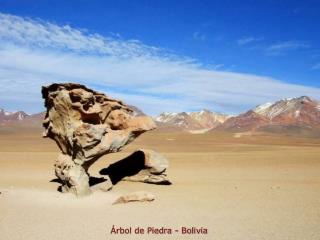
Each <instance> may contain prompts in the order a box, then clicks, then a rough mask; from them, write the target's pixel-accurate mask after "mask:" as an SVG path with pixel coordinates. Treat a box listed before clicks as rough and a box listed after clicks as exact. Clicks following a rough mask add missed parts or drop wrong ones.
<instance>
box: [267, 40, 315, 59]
mask: <svg viewBox="0 0 320 240" xmlns="http://www.w3.org/2000/svg"><path fill="white" fill-rule="evenodd" d="M309 47H310V46H309V44H307V43H305V42H301V41H285V42H279V43H276V44H273V45H271V46H269V47H267V49H266V54H267V55H270V56H279V55H285V54H286V53H287V52H288V51H294V50H300V49H306V48H309Z"/></svg>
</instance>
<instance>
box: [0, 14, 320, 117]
mask: <svg viewBox="0 0 320 240" xmlns="http://www.w3.org/2000/svg"><path fill="white" fill-rule="evenodd" d="M0 26H1V27H0V103H1V104H0V105H1V106H2V107H7V108H16V109H25V110H27V111H31V112H36V111H40V110H42V99H41V96H40V87H41V85H44V84H49V83H52V82H70V81H72V82H79V83H83V84H87V85H88V86H89V87H93V88H95V89H97V90H100V91H104V92H106V94H108V95H110V96H113V97H119V98H121V99H123V100H125V101H126V102H128V103H130V104H133V105H136V106H138V107H140V108H142V110H144V111H146V112H147V113H149V114H157V113H159V112H162V111H188V110H190V109H200V108H209V109H212V110H216V111H221V112H229V113H235V112H239V111H244V110H246V109H247V108H249V107H252V106H255V105H257V104H260V103H263V102H266V101H272V100H276V99H278V98H282V97H291V96H299V95H310V96H314V97H316V96H319V94H320V89H318V88H313V87H306V86H301V85H294V84H289V83H285V82H282V81H279V80H276V79H272V78H269V77H264V76H256V75H250V74H243V73H234V72H226V71H221V70H220V71H219V70H217V69H213V70H208V69H207V68H205V67H203V66H202V65H201V64H200V63H199V62H197V61H195V60H193V59H190V58H186V57H181V56H176V55H172V54H170V53H168V52H167V51H165V50H163V49H159V48H156V47H152V46H147V45H145V44H143V43H142V42H140V41H137V40H131V41H130V40H129V41H127V40H123V39H121V38H119V37H105V36H101V35H98V34H92V33H90V32H88V31H86V30H79V29H75V28H73V27H71V26H58V25H55V24H52V23H48V22H44V21H40V20H32V19H27V18H21V17H18V16H12V15H6V14H0Z"/></svg>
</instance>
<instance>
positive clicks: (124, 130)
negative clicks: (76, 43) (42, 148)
mask: <svg viewBox="0 0 320 240" xmlns="http://www.w3.org/2000/svg"><path fill="white" fill-rule="evenodd" d="M42 97H43V98H44V99H45V107H46V109H47V112H46V115H45V119H44V121H43V126H44V128H45V132H44V137H49V138H51V139H53V140H54V141H55V142H56V143H57V145H58V147H59V148H60V150H61V154H60V155H59V157H58V159H57V161H56V163H55V165H54V166H55V174H56V176H57V177H58V178H59V180H60V181H61V182H62V190H63V191H65V192H67V191H70V192H73V193H75V194H76V195H77V196H81V195H87V194H89V193H90V192H91V189H90V187H89V175H88V169H89V167H90V166H91V165H92V164H93V163H94V162H95V161H97V160H98V159H99V158H100V157H101V156H102V155H105V154H108V153H113V152H118V151H121V149H122V148H123V147H124V146H125V145H126V144H128V143H130V142H132V141H133V140H134V139H135V138H136V137H138V136H139V135H140V134H142V133H144V132H146V131H149V130H152V129H154V128H155V123H154V122H153V120H152V119H151V118H150V117H147V116H134V114H133V111H132V110H131V109H130V107H128V106H127V105H125V104H124V103H123V102H121V101H119V100H115V99H112V98H110V97H108V96H106V95H104V94H103V93H99V92H96V91H93V90H91V89H89V88H87V87H85V86H83V85H80V84H74V83H64V84H52V85H49V86H46V87H43V88H42ZM148 154H149V153H148ZM150 154H153V153H151V152H150ZM148 159H150V158H148ZM156 159H157V158H155V160H154V161H158V160H156ZM162 162H163V161H162ZM147 164H150V166H151V168H150V169H153V167H152V166H154V164H153V163H152V160H150V163H147ZM152 164H153V165H152ZM160 165H161V164H160ZM152 171H154V172H155V173H156V174H158V172H159V171H161V169H157V168H154V170H152ZM156 174H155V175H156ZM158 175H159V176H161V173H160V174H158Z"/></svg>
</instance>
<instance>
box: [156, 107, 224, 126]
mask: <svg viewBox="0 0 320 240" xmlns="http://www.w3.org/2000/svg"><path fill="white" fill-rule="evenodd" d="M228 117H229V116H227V115H225V114H220V113H215V112H211V111H209V110H202V111H200V112H180V113H169V112H165V113H161V114H160V115H159V116H157V117H155V118H154V120H155V121H156V122H157V123H158V126H159V127H160V128H168V129H169V128H170V129H176V130H187V131H192V130H202V129H208V130H209V129H212V128H214V127H216V126H218V125H220V124H221V123H223V122H224V121H225V120H226V119H227V118H228Z"/></svg>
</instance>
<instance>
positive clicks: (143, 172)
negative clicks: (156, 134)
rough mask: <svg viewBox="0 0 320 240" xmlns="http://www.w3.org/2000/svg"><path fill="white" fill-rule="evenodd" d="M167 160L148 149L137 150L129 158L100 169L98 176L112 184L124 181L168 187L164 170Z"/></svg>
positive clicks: (167, 163)
mask: <svg viewBox="0 0 320 240" xmlns="http://www.w3.org/2000/svg"><path fill="white" fill-rule="evenodd" d="M168 166H169V162H168V160H167V159H166V158H165V157H164V156H163V155H161V154H159V153H157V152H155V151H153V150H150V149H139V150H137V151H135V152H134V153H132V154H131V155H130V156H128V157H126V158H124V159H122V160H120V161H118V162H115V163H113V164H110V165H109V167H108V168H104V169H101V171H100V174H102V175H108V176H109V177H110V180H111V182H112V183H113V184H116V183H117V182H119V181H121V180H124V181H131V182H143V183H151V184H161V185H170V184H171V182H170V181H169V180H168V178H167V174H166V170H167V168H168Z"/></svg>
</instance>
